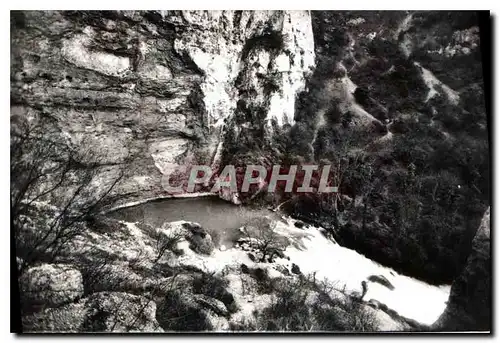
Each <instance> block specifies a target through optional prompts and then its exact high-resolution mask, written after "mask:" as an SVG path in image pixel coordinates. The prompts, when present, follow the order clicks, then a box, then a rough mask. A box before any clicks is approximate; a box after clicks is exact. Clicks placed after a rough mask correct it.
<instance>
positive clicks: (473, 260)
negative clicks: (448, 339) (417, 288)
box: [434, 208, 491, 331]
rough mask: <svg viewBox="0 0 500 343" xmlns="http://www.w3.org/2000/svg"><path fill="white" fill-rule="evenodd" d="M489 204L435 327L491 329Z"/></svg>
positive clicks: (466, 329)
mask: <svg viewBox="0 0 500 343" xmlns="http://www.w3.org/2000/svg"><path fill="white" fill-rule="evenodd" d="M490 285H491V247H490V208H488V210H487V211H486V213H485V214H484V217H483V220H482V221H481V225H480V226H479V229H478V230H477V233H476V236H475V237H474V240H473V241H472V252H471V254H470V256H469V258H468V259H467V264H466V266H465V268H464V270H463V271H462V274H461V275H460V276H459V277H458V278H457V279H456V280H455V281H454V282H453V285H452V286H451V292H450V298H449V300H448V305H447V307H446V310H445V312H444V313H443V314H442V315H441V317H440V318H439V319H438V320H437V321H436V323H435V324H434V328H435V329H437V330H459V331H469V330H470V331H487V330H491V326H490V321H491V287H490Z"/></svg>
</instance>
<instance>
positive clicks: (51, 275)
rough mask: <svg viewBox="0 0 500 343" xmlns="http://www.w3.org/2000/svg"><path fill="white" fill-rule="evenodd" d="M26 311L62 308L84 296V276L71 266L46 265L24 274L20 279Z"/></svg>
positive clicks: (31, 269)
mask: <svg viewBox="0 0 500 343" xmlns="http://www.w3.org/2000/svg"><path fill="white" fill-rule="evenodd" d="M19 284H20V288H21V292H22V294H23V301H22V303H23V304H22V305H23V307H24V308H25V310H28V311H29V310H30V309H32V308H33V307H38V306H42V305H43V306H46V307H56V306H60V305H63V304H66V303H69V302H72V301H73V300H75V299H77V298H79V297H81V296H82V295H83V280H82V274H81V273H80V272H79V271H78V270H76V269H74V268H73V267H71V266H68V265H63V264H44V265H41V266H38V267H33V268H30V269H28V270H27V271H26V272H24V273H23V274H22V276H21V278H20V279H19Z"/></svg>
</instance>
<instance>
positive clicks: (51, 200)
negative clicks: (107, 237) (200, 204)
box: [10, 117, 123, 273]
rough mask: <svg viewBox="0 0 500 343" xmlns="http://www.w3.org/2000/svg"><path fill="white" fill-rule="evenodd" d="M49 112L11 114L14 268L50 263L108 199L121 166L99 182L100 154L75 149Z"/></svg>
mask: <svg viewBox="0 0 500 343" xmlns="http://www.w3.org/2000/svg"><path fill="white" fill-rule="evenodd" d="M51 120H52V119H51V118H50V117H39V118H29V119H26V118H20V117H13V118H12V119H11V150H10V153H11V161H10V174H11V202H10V203H11V207H10V214H11V226H12V228H13V232H14V237H15V240H16V255H17V256H19V257H20V258H22V260H23V262H22V263H21V265H20V268H19V271H20V273H22V272H24V271H25V270H26V268H27V267H29V266H31V265H33V264H34V263H36V262H37V261H44V262H52V261H53V260H54V259H55V258H56V257H57V256H58V254H60V252H61V250H62V248H63V247H64V246H65V244H67V243H68V242H69V241H71V240H72V239H74V238H75V237H76V236H78V235H79V234H80V233H81V232H82V231H83V230H85V229H86V225H85V224H86V222H88V221H90V220H91V219H92V218H93V217H94V216H95V215H97V214H98V213H99V212H100V211H101V210H102V207H103V206H104V205H105V204H106V203H107V201H109V199H110V193H111V191H112V190H113V188H114V187H115V186H116V184H117V183H118V182H119V181H120V180H121V178H122V176H123V171H119V172H118V173H117V175H116V177H114V178H113V180H111V182H109V183H107V184H103V183H101V182H99V167H100V166H101V165H102V158H101V156H98V155H97V154H96V153H94V152H92V151H90V150H89V149H87V150H85V149H77V148H75V147H72V146H71V144H70V143H69V142H67V141H66V140H65V139H64V137H63V135H62V134H61V133H60V132H59V131H58V130H57V129H56V128H55V127H56V125H54V123H52V122H51Z"/></svg>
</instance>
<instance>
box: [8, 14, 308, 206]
mask: <svg viewBox="0 0 500 343" xmlns="http://www.w3.org/2000/svg"><path fill="white" fill-rule="evenodd" d="M11 31H12V34H11V36H12V38H11V60H12V62H11V99H12V105H11V112H12V115H19V116H23V117H26V116H28V117H36V116H39V115H46V116H50V117H52V118H53V119H54V122H55V123H56V125H57V126H58V127H59V129H60V131H61V134H63V135H64V136H65V137H66V138H67V142H68V144H72V145H74V146H77V147H80V148H82V149H91V150H95V151H98V152H99V154H100V155H103V159H102V162H101V164H102V167H101V169H102V173H101V178H100V181H99V182H103V183H105V182H107V181H111V180H113V178H114V176H115V175H116V173H117V170H118V169H124V168H125V169H126V177H125V178H124V180H123V182H120V184H119V185H118V186H117V187H116V188H115V189H114V193H115V194H117V195H120V196H122V200H124V199H125V198H127V197H128V198H145V197H154V196H160V195H165V194H164V190H163V189H162V187H161V179H162V175H164V174H166V173H168V172H170V171H172V170H175V169H176V168H178V167H179V166H181V165H190V164H193V163H200V164H201V163H203V164H217V162H218V160H220V157H221V152H222V150H223V145H224V144H223V140H224V136H225V132H226V131H227V130H230V129H231V130H233V129H236V130H237V128H234V127H230V126H234V125H236V124H237V123H236V122H234V121H233V120H232V117H233V116H234V115H235V111H236V108H237V104H238V101H239V100H240V99H243V100H246V99H248V98H251V100H252V101H253V102H255V103H258V104H259V109H261V110H262V111H263V115H262V117H257V116H253V117H252V118H250V119H251V120H252V121H254V120H259V121H260V122H259V123H252V124H255V125H258V126H261V127H264V126H266V125H268V124H269V123H270V122H271V121H273V122H275V123H277V124H278V125H283V124H284V123H292V122H293V118H294V102H295V95H296V93H297V92H299V91H300V90H302V89H303V88H304V87H305V82H306V81H305V79H306V77H307V75H308V74H309V73H310V72H311V70H312V69H313V67H314V43H313V42H314V40H313V38H312V27H311V18H310V14H309V13H308V12H307V11H303V12H302V11H104V12H97V11H22V12H21V11H17V12H12V15H11ZM275 38H276V39H275ZM273 39H275V40H274V41H273ZM265 85H267V87H265ZM263 88H266V90H265V91H263V90H262V89H263ZM248 89H251V90H252V96H251V97H250V96H249V95H248V92H247V91H246V90H248ZM229 143H231V142H229Z"/></svg>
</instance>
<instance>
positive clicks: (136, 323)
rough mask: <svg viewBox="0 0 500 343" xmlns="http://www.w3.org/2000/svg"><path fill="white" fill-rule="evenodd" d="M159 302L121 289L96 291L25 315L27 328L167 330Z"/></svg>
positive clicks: (94, 330) (124, 330)
mask: <svg viewBox="0 0 500 343" xmlns="http://www.w3.org/2000/svg"><path fill="white" fill-rule="evenodd" d="M155 316H156V304H155V302H154V301H151V300H149V299H147V298H145V297H143V296H137V295H132V294H128V293H121V292H100V293H94V294H92V295H90V296H89V297H87V298H83V299H81V300H80V301H79V302H77V303H74V304H69V305H66V306H63V307H59V308H54V309H48V310H45V311H43V312H40V313H35V314H32V315H30V316H26V317H24V318H23V325H24V331H25V332H41V331H43V332H163V330H162V329H161V327H160V326H159V325H158V322H157V321H156V319H155Z"/></svg>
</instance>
